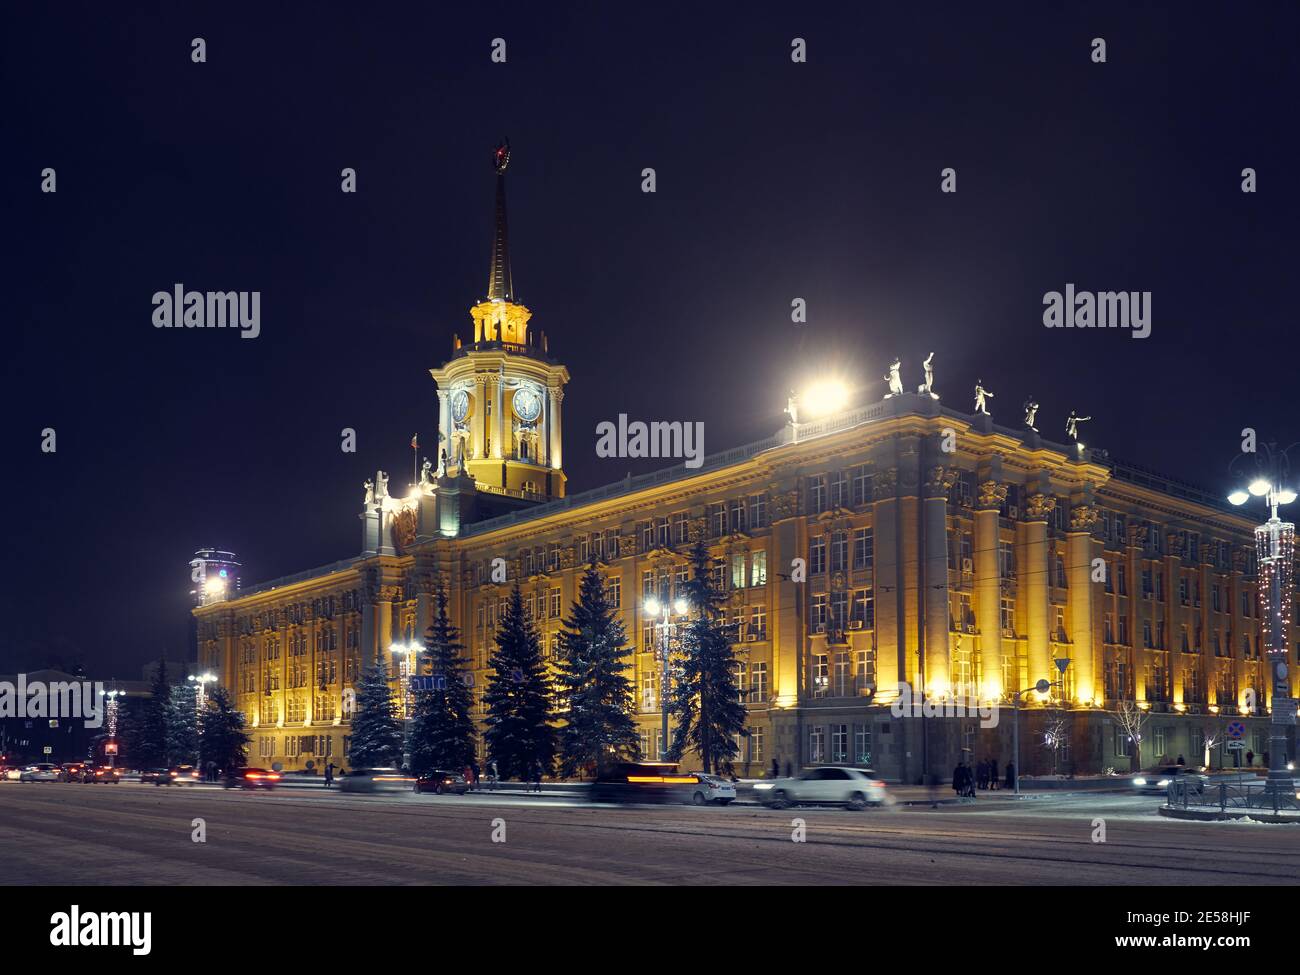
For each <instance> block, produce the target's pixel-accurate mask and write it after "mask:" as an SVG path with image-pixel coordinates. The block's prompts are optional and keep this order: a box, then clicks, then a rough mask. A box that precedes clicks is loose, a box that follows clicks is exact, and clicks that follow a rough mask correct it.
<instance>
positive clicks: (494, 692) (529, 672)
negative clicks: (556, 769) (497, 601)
mask: <svg viewBox="0 0 1300 975" xmlns="http://www.w3.org/2000/svg"><path fill="white" fill-rule="evenodd" d="M496 645H497V650H496V652H495V653H494V654H493V655H492V658H491V659H490V660H489V661H488V663H489V664H490V665H491V667H492V671H493V672H492V674H491V675H490V676H489V677H488V684H487V690H486V691H485V692H484V694H483V701H484V703H485V704H486V705H487V719H486V722H485V723H486V724H487V731H486V732H485V734H484V738H486V739H487V745H488V757H489V760H491V761H495V762H496V763H497V768H498V770H499V771H500V773H501V776H502V777H503V778H521V779H525V780H526V779H528V778H531V777H532V775H533V769H534V768H535V767H536V766H537V765H539V764H540V765H541V767H542V772H543V774H549V773H550V771H551V768H552V766H553V765H554V762H555V728H554V727H553V725H552V724H551V722H552V721H553V720H554V715H553V712H552V708H551V688H550V682H549V679H548V677H547V673H546V665H545V663H543V661H542V649H541V645H540V644H539V642H538V639H537V631H536V630H534V629H533V624H532V623H531V621H529V620H528V619H526V618H525V617H524V599H523V596H521V595H520V593H519V584H518V583H516V584H515V588H514V591H513V592H511V594H510V601H509V602H508V603H507V604H506V611H505V613H504V615H503V616H502V617H501V624H500V626H499V627H498V629H497V634H496Z"/></svg>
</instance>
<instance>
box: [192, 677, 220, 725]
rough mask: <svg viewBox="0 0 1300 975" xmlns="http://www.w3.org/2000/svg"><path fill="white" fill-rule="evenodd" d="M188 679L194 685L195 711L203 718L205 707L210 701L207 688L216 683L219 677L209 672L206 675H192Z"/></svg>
mask: <svg viewBox="0 0 1300 975" xmlns="http://www.w3.org/2000/svg"><path fill="white" fill-rule="evenodd" d="M188 679H189V680H190V682H191V683H193V684H194V711H195V713H196V714H198V715H199V716H200V717H202V715H203V706H204V705H205V704H206V703H207V700H208V692H207V686H208V685H209V684H214V683H216V680H217V675H216V674H214V673H212V672H211V671H208V672H207V673H204V674H198V675H195V674H190V676H189V678H188Z"/></svg>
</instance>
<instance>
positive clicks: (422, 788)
mask: <svg viewBox="0 0 1300 975" xmlns="http://www.w3.org/2000/svg"><path fill="white" fill-rule="evenodd" d="M468 788H469V783H468V782H466V781H465V776H463V775H461V774H460V773H459V772H447V771H444V770H442V769H435V770H434V771H432V772H428V773H426V774H425V775H421V776H420V777H419V778H417V779H416V780H415V791H416V792H432V793H434V794H436V795H440V796H443V795H446V794H447V793H448V792H454V793H456V795H458V796H463V795H464V794H465V792H466V790H467V789H468Z"/></svg>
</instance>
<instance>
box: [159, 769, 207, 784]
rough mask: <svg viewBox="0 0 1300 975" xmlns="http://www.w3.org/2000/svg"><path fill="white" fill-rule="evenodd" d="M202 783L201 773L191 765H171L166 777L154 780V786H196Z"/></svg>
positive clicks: (161, 776)
mask: <svg viewBox="0 0 1300 975" xmlns="http://www.w3.org/2000/svg"><path fill="white" fill-rule="evenodd" d="M202 781H203V773H202V772H200V771H199V770H198V769H197V768H195V767H194V766H193V765H173V766H172V767H171V768H169V769H168V770H167V774H166V775H160V776H158V778H156V779H154V783H153V784H154V785H198V784H199V783H200V782H202Z"/></svg>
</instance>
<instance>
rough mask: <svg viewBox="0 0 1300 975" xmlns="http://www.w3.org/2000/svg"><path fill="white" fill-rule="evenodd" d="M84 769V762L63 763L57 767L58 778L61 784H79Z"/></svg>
mask: <svg viewBox="0 0 1300 975" xmlns="http://www.w3.org/2000/svg"><path fill="white" fill-rule="evenodd" d="M85 767H86V763H85V762H64V763H63V764H62V765H61V766H59V771H60V773H61V774H60V775H59V778H60V780H61V781H63V782H80V781H81V770H82V769H84V768H85Z"/></svg>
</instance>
